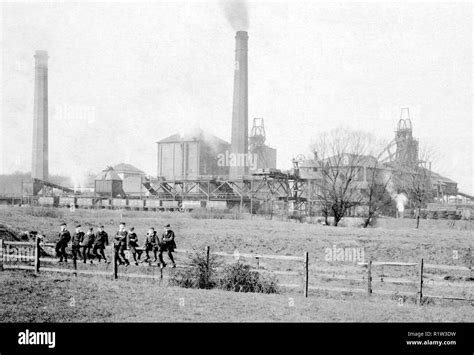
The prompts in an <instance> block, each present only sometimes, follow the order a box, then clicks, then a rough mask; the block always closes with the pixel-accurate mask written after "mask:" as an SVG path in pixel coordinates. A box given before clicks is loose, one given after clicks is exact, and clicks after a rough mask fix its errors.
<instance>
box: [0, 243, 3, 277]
mask: <svg viewBox="0 0 474 355" xmlns="http://www.w3.org/2000/svg"><path fill="white" fill-rule="evenodd" d="M0 271H3V239H0Z"/></svg>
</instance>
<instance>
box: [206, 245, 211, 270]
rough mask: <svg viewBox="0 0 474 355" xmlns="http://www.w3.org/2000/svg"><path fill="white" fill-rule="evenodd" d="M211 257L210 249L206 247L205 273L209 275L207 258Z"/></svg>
mask: <svg viewBox="0 0 474 355" xmlns="http://www.w3.org/2000/svg"><path fill="white" fill-rule="evenodd" d="M210 255H211V247H210V246H209V245H208V246H207V247H206V272H207V273H208V274H209V257H210Z"/></svg>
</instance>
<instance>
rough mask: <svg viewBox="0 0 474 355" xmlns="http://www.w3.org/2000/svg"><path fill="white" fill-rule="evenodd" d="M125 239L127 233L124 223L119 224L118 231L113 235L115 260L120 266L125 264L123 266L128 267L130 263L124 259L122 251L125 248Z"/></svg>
mask: <svg viewBox="0 0 474 355" xmlns="http://www.w3.org/2000/svg"><path fill="white" fill-rule="evenodd" d="M127 237H128V233H127V231H126V230H125V223H124V222H121V223H120V225H119V231H118V232H117V233H115V237H114V255H115V259H116V260H117V261H118V263H119V264H120V265H123V264H124V263H125V266H129V265H130V262H129V261H128V260H127V258H126V257H125V252H124V250H125V249H126V248H127Z"/></svg>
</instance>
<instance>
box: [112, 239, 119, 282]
mask: <svg viewBox="0 0 474 355" xmlns="http://www.w3.org/2000/svg"><path fill="white" fill-rule="evenodd" d="M112 259H113V263H114V279H115V280H117V279H118V263H117V255H116V251H115V247H114V250H113V254H112Z"/></svg>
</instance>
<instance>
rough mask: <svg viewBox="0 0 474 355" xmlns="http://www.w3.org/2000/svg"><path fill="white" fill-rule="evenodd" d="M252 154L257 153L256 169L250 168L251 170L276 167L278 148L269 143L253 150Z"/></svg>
mask: <svg viewBox="0 0 474 355" xmlns="http://www.w3.org/2000/svg"><path fill="white" fill-rule="evenodd" d="M251 153H252V154H257V163H256V164H255V165H256V169H252V168H250V172H251V173H252V172H254V171H255V170H261V169H276V163H277V150H276V149H274V148H271V147H269V146H267V145H264V146H262V147H259V148H258V149H257V150H253V151H251Z"/></svg>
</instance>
